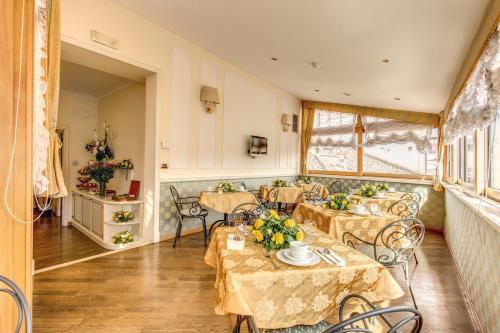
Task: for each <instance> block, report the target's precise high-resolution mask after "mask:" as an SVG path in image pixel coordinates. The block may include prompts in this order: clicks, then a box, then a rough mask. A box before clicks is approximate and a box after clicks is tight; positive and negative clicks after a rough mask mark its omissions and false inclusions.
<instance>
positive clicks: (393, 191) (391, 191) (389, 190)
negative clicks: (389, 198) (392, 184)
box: [387, 189, 396, 193]
mask: <svg viewBox="0 0 500 333" xmlns="http://www.w3.org/2000/svg"><path fill="white" fill-rule="evenodd" d="M387 193H396V190H395V189H388V190H387Z"/></svg>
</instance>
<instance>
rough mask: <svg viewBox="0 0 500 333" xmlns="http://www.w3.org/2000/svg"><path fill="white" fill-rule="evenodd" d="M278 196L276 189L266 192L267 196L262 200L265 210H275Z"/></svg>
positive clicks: (277, 189)
mask: <svg viewBox="0 0 500 333" xmlns="http://www.w3.org/2000/svg"><path fill="white" fill-rule="evenodd" d="M278 195H279V188H278V187H273V188H271V189H270V190H269V192H267V195H266V197H265V199H264V205H265V206H266V208H267V209H276V208H277V207H278Z"/></svg>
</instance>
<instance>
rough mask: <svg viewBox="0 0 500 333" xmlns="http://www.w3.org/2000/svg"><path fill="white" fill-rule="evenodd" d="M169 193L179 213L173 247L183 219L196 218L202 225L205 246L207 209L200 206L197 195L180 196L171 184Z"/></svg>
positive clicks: (179, 234) (178, 236) (179, 235)
mask: <svg viewBox="0 0 500 333" xmlns="http://www.w3.org/2000/svg"><path fill="white" fill-rule="evenodd" d="M170 193H171V194H172V198H173V200H174V203H175V207H176V208H177V213H179V222H178V224H177V232H176V234H175V239H174V245H173V247H175V245H176V243H177V239H179V238H180V237H181V232H182V224H183V223H184V219H198V220H200V221H201V223H202V226H203V243H204V244H205V246H207V239H208V234H207V221H206V217H207V215H208V209H205V208H202V207H201V206H200V203H199V202H198V197H183V198H181V197H180V196H179V193H178V192H177V190H176V188H175V187H174V186H173V185H170Z"/></svg>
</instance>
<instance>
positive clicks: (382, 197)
mask: <svg viewBox="0 0 500 333" xmlns="http://www.w3.org/2000/svg"><path fill="white" fill-rule="evenodd" d="M372 198H374V199H385V195H374V196H373V197H372Z"/></svg>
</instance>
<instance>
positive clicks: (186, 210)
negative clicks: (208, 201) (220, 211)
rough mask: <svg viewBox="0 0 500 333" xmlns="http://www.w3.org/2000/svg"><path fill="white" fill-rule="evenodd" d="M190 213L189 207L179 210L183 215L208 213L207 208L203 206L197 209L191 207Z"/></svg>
mask: <svg viewBox="0 0 500 333" xmlns="http://www.w3.org/2000/svg"><path fill="white" fill-rule="evenodd" d="M191 210H192V213H191V212H190V211H189V208H185V209H182V210H181V214H182V215H183V216H200V215H205V216H206V215H208V210H207V209H205V208H201V209H199V210H196V209H191Z"/></svg>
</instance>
